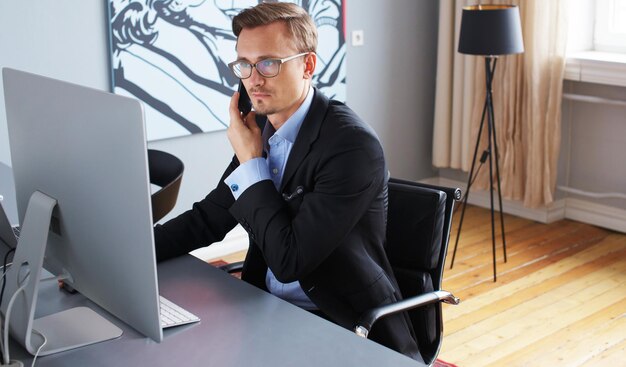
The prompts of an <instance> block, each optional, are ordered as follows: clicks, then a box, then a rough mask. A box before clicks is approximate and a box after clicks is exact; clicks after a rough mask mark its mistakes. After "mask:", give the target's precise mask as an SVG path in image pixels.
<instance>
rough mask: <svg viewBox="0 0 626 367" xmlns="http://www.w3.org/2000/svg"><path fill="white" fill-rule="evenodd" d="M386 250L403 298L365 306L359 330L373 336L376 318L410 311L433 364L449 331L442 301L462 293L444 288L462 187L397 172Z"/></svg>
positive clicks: (427, 358) (419, 341)
mask: <svg viewBox="0 0 626 367" xmlns="http://www.w3.org/2000/svg"><path fill="white" fill-rule="evenodd" d="M388 189H389V204H388V210H387V235H386V237H387V241H386V243H385V252H386V253H387V257H388V259H389V262H390V263H391V266H392V268H393V272H394V275H395V277H396V280H397V281H398V285H399V287H400V291H401V293H402V295H403V297H404V299H403V300H402V301H399V302H396V303H393V304H388V305H385V306H381V307H378V308H375V309H372V310H369V311H367V312H365V313H364V314H363V315H362V316H361V319H360V320H359V321H358V322H357V325H356V326H355V328H354V331H355V333H356V334H357V335H359V336H362V337H365V338H367V335H368V333H369V331H370V330H371V329H372V327H373V325H374V323H375V322H376V321H377V320H378V319H380V318H382V317H385V316H387V315H391V314H395V313H397V312H402V311H407V312H408V315H409V317H410V319H411V323H412V324H413V329H414V331H415V334H416V339H417V344H418V347H419V350H420V353H421V354H422V357H423V358H424V362H426V363H427V364H429V365H430V364H432V363H433V362H434V361H435V360H436V358H437V354H438V353H439V349H440V347H441V342H442V336H443V318H442V308H441V302H445V303H449V304H455V305H456V304H458V303H459V299H458V298H456V297H455V296H454V295H452V294H451V293H450V292H447V291H444V290H442V289H441V283H442V277H443V269H444V265H445V259H446V253H447V250H448V241H449V238H450V227H451V223H452V212H453V209H454V202H455V201H456V200H459V199H460V198H461V190H459V189H457V188H447V187H440V186H435V185H428V184H422V183H416V182H411V181H405V180H400V179H395V178H391V179H390V180H389V184H388Z"/></svg>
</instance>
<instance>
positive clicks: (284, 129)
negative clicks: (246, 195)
mask: <svg viewBox="0 0 626 367" xmlns="http://www.w3.org/2000/svg"><path fill="white" fill-rule="evenodd" d="M313 94H314V92H313V88H312V87H311V88H309V92H308V94H307V96H306V98H305V100H304V102H303V103H302V105H300V107H299V108H298V110H297V111H296V112H294V113H293V115H291V116H290V117H289V118H288V119H287V121H285V123H284V124H283V126H281V127H280V129H278V130H277V131H275V130H274V128H273V126H272V125H271V124H269V123H268V124H265V128H264V130H263V142H264V143H263V145H264V149H265V152H266V153H267V158H254V159H251V160H249V161H247V162H245V163H243V164H241V165H240V166H239V167H237V168H236V169H235V170H234V171H233V172H232V173H231V174H230V175H229V176H228V177H226V179H225V180H224V182H225V183H226V185H228V187H230V190H231V192H232V194H233V196H234V197H235V200H237V199H238V198H239V196H241V194H242V193H243V192H244V191H245V190H246V189H247V188H248V187H250V186H252V185H254V184H255V183H257V182H259V181H262V180H272V182H273V183H274V186H275V187H276V190H278V189H279V188H280V183H281V181H282V179H283V173H284V172H285V166H286V165H287V160H288V159H289V153H290V152H291V148H292V147H293V144H294V143H295V141H296V137H297V136H298V132H299V131H300V126H302V123H303V122H304V118H305V117H306V114H307V113H308V112H309V108H310V107H311V103H312V101H313ZM268 137H269V138H268ZM265 285H266V286H267V289H268V290H269V291H270V292H271V293H272V294H273V295H275V296H277V297H280V298H282V299H284V300H286V301H288V302H290V303H292V304H294V305H296V306H298V307H301V308H304V309H307V310H313V309H317V306H316V305H315V304H314V303H313V302H311V300H310V299H309V297H307V295H306V294H305V293H304V291H303V290H302V287H301V286H300V282H298V281H295V282H291V283H281V282H279V281H278V280H277V279H276V277H275V276H274V273H272V271H271V270H270V269H269V268H268V269H267V274H266V276H265Z"/></svg>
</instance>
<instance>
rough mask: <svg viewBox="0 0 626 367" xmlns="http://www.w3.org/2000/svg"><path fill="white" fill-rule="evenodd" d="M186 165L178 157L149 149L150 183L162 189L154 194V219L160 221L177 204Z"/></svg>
mask: <svg viewBox="0 0 626 367" xmlns="http://www.w3.org/2000/svg"><path fill="white" fill-rule="evenodd" d="M184 170H185V166H184V165H183V162H181V160H180V159H178V158H177V157H175V156H173V155H171V154H169V153H165V152H162V151H160V150H154V149H148V171H149V172H150V183H151V184H153V185H156V186H159V187H160V189H159V190H158V191H156V192H154V193H153V194H152V220H153V222H154V223H156V222H158V221H159V220H160V219H161V218H163V217H164V216H165V215H166V214H167V213H169V212H170V210H172V208H174V205H176V199H177V198H178V191H179V189H180V182H181V180H182V178H183V172H184Z"/></svg>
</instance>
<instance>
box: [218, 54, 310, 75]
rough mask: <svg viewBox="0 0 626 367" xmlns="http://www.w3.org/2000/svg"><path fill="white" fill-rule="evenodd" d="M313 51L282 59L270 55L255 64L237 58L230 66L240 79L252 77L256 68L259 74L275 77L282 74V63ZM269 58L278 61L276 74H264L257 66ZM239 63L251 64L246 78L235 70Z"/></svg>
mask: <svg viewBox="0 0 626 367" xmlns="http://www.w3.org/2000/svg"><path fill="white" fill-rule="evenodd" d="M311 52H313V51H307V52H302V53H299V54H297V55H292V56H287V57H284V58H282V59H281V58H277V57H268V58H266V59H263V60H259V61H257V62H255V63H254V64H253V63H250V62H247V61H244V60H235V61H233V62H231V63H229V64H228V68H229V69H230V71H232V73H233V74H234V75H235V77H236V78H238V79H240V80H244V79H248V78H250V77H251V76H252V69H256V71H257V73H259V75H261V76H262V77H264V78H274V77H276V76H278V74H280V68H281V66H282V64H284V63H286V62H287V61H291V60H295V59H297V58H298V57H302V56H305V55H308V54H310V53H311ZM268 60H272V61H278V71H277V72H276V74H274V75H271V76H268V75H265V74H263V73H262V72H261V71H260V70H259V69H258V68H257V65H258V64H260V63H262V62H265V61H268ZM238 63H245V64H248V65H250V75H248V76H247V77H245V78H240V77H239V76H237V73H236V72H235V70H234V66H235V64H238Z"/></svg>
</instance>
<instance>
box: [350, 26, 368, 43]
mask: <svg viewBox="0 0 626 367" xmlns="http://www.w3.org/2000/svg"><path fill="white" fill-rule="evenodd" d="M364 43H365V40H364V39H363V30H362V29H357V30H354V31H352V46H363V44H364Z"/></svg>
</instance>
